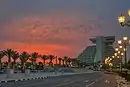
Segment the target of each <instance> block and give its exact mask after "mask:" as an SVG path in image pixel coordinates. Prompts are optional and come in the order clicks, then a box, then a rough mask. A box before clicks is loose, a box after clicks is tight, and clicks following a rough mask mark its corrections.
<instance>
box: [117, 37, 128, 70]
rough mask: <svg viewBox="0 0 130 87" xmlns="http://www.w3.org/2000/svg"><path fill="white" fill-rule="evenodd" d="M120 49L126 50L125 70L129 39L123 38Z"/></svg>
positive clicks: (120, 41) (119, 42)
mask: <svg viewBox="0 0 130 87" xmlns="http://www.w3.org/2000/svg"><path fill="white" fill-rule="evenodd" d="M118 44H119V48H120V49H121V48H124V57H125V68H127V46H128V44H130V41H129V40H128V37H123V40H119V41H118Z"/></svg>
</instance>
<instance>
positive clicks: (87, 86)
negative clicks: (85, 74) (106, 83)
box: [86, 77, 102, 87]
mask: <svg viewBox="0 0 130 87" xmlns="http://www.w3.org/2000/svg"><path fill="white" fill-rule="evenodd" d="M101 79H102V77H100V78H99V79H96V80H95V81H94V82H91V83H90V84H88V85H86V87H89V86H91V85H93V84H95V83H96V82H98V81H99V80H101Z"/></svg>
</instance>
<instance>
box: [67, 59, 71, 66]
mask: <svg viewBox="0 0 130 87" xmlns="http://www.w3.org/2000/svg"><path fill="white" fill-rule="evenodd" d="M70 63H71V58H68V60H67V64H68V66H70Z"/></svg>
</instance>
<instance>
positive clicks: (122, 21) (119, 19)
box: [118, 15, 125, 24]
mask: <svg viewBox="0 0 130 87" xmlns="http://www.w3.org/2000/svg"><path fill="white" fill-rule="evenodd" d="M118 21H119V23H120V24H124V22H125V16H124V15H120V16H119V17H118Z"/></svg>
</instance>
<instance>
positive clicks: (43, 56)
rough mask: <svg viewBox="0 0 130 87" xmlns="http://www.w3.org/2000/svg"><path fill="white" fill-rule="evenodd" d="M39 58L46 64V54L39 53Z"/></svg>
mask: <svg viewBox="0 0 130 87" xmlns="http://www.w3.org/2000/svg"><path fill="white" fill-rule="evenodd" d="M40 57H41V59H42V60H43V64H44V65H45V64H46V60H47V59H48V57H47V55H41V56H40Z"/></svg>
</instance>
